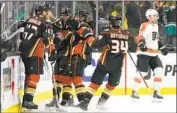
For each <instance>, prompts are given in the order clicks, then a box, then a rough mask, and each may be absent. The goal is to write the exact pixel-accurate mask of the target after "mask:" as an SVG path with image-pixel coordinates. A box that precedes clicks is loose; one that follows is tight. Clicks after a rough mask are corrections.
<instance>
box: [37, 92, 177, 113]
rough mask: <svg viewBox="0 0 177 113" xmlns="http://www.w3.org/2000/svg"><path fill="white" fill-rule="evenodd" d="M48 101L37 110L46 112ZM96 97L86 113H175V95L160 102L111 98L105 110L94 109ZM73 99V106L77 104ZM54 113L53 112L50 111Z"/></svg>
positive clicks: (78, 110) (128, 97)
mask: <svg viewBox="0 0 177 113" xmlns="http://www.w3.org/2000/svg"><path fill="white" fill-rule="evenodd" d="M49 101H50V100H47V101H45V102H43V103H40V105H39V109H40V110H42V111H46V112H47V110H46V108H45V104H46V103H48V102H49ZM97 101H98V97H94V98H93V99H92V100H91V102H90V104H89V108H88V111H87V112H176V95H168V96H167V95H166V96H164V99H163V100H162V101H160V102H159V101H158V102H157V101H154V99H153V98H152V96H140V99H139V100H135V99H132V98H131V97H130V96H112V97H111V98H110V99H109V100H108V102H107V103H106V106H107V107H108V109H107V110H104V111H103V110H99V109H96V104H97ZM77 103H78V102H77V99H76V98H75V104H77ZM63 109H65V110H66V111H67V112H83V111H82V110H81V109H79V108H73V107H70V108H63ZM50 111H51V112H55V110H50Z"/></svg>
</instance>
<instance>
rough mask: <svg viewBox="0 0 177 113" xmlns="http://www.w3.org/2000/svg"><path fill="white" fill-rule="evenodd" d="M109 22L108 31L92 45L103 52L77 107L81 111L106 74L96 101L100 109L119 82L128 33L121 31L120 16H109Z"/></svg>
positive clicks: (85, 107) (86, 105)
mask: <svg viewBox="0 0 177 113" xmlns="http://www.w3.org/2000/svg"><path fill="white" fill-rule="evenodd" d="M109 21H110V29H109V31H107V32H102V33H101V34H100V35H99V36H98V38H97V40H96V41H95V43H94V44H93V45H92V46H95V47H100V46H101V47H103V51H102V54H101V56H100V59H99V62H98V65H97V67H96V69H95V71H94V74H93V76H92V79H91V83H90V85H89V87H88V89H87V91H86V94H85V99H84V101H81V102H80V103H79V105H78V107H80V108H81V109H83V110H87V109H88V105H89V102H90V100H91V99H92V97H93V96H94V93H95V92H96V91H97V89H98V88H99V87H100V85H101V84H102V82H103V79H104V77H105V75H106V74H109V78H108V83H107V84H106V87H105V89H104V91H103V92H102V94H101V97H100V98H99V100H98V103H97V107H102V106H103V105H104V104H105V102H106V101H107V100H108V99H109V97H110V94H111V92H112V91H113V90H114V88H115V87H116V86H117V85H118V84H119V81H120V77H121V72H122V65H123V59H124V56H125V54H126V51H127V49H128V37H129V36H128V35H129V32H127V31H125V30H122V29H121V27H120V26H121V25H122V21H121V17H120V16H118V15H111V16H110V17H109Z"/></svg>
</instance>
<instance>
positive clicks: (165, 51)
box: [160, 46, 168, 56]
mask: <svg viewBox="0 0 177 113" xmlns="http://www.w3.org/2000/svg"><path fill="white" fill-rule="evenodd" d="M160 51H161V53H162V55H164V56H166V55H167V54H168V49H167V48H166V46H163V47H161V48H160Z"/></svg>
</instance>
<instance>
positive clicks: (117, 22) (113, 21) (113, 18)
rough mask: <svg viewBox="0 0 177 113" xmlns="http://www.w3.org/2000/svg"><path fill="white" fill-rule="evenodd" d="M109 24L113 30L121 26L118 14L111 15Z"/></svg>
mask: <svg viewBox="0 0 177 113" xmlns="http://www.w3.org/2000/svg"><path fill="white" fill-rule="evenodd" d="M109 22H110V24H111V25H112V27H113V28H120V26H122V18H121V17H120V16H119V15H118V14H111V16H110V17H109Z"/></svg>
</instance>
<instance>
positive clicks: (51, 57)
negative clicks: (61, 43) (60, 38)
mask: <svg viewBox="0 0 177 113" xmlns="http://www.w3.org/2000/svg"><path fill="white" fill-rule="evenodd" d="M56 58H57V55H56V51H55V50H53V51H52V52H51V54H50V56H49V57H48V60H49V61H50V62H54V61H55V60H56Z"/></svg>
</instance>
